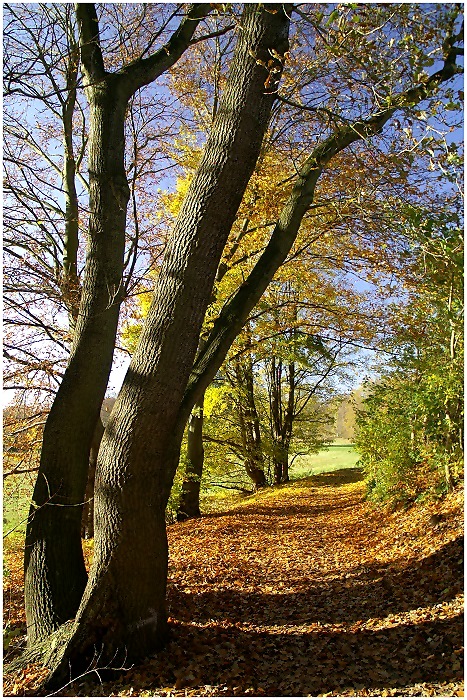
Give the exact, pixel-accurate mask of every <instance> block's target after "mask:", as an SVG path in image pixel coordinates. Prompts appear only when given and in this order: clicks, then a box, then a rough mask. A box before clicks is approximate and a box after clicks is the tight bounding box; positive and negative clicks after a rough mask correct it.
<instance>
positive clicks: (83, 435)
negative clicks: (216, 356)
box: [25, 86, 129, 643]
mask: <svg viewBox="0 0 467 700" xmlns="http://www.w3.org/2000/svg"><path fill="white" fill-rule="evenodd" d="M90 102H91V131H90V149H89V172H90V210H91V214H90V217H89V235H88V250H87V260H86V269H85V278H84V284H83V292H82V298H81V306H80V313H79V316H78V320H77V324H76V332H75V338H74V343H73V347H72V350H71V356H70V360H69V363H68V367H67V369H66V372H65V375H64V378H63V381H62V383H61V385H60V387H59V390H58V392H57V395H56V397H55V401H54V403H53V405H52V408H51V410H50V413H49V416H48V419H47V422H46V425H45V429H44V438H43V444H42V453H41V463H40V469H39V474H38V478H37V482H36V485H35V489H34V494H33V504H32V506H31V511H30V518H29V521H28V525H27V529H26V548H25V606H26V618H27V626H28V643H34V642H35V641H36V640H37V639H39V638H43V637H45V636H47V635H48V634H50V632H51V631H52V630H54V629H56V628H57V627H58V626H59V625H60V624H61V623H63V622H65V621H66V620H68V619H70V618H71V617H73V616H74V615H75V613H76V610H77V609H78V606H79V603H80V600H81V596H82V594H83V591H84V588H85V585H86V580H87V576H86V571H85V568H84V560H83V555H82V549H81V517H82V509H83V501H84V493H85V488H86V480H87V473H88V461H89V453H90V447H91V441H92V436H93V433H94V429H95V426H96V423H97V420H98V417H99V410H100V406H101V404H102V400H103V398H104V394H105V390H106V387H107V381H108V377H109V373H110V369H111V366H112V358H113V350H114V343H115V335H116V330H117V322H118V314H119V306H120V301H121V285H122V273H123V253H124V244H125V224H126V205H127V201H128V194H129V192H128V185H127V182H126V177H125V170H124V163H123V145H124V132H123V129H124V119H125V107H126V104H125V102H124V101H122V100H121V99H119V97H118V95H116V94H115V92H114V91H113V90H112V89H105V88H104V87H102V86H98V87H97V86H96V87H94V88H93V89H92V96H91V99H90ZM107 241H112V245H111V246H109V245H108V244H107Z"/></svg>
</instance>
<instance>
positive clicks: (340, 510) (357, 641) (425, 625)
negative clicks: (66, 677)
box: [5, 470, 463, 697]
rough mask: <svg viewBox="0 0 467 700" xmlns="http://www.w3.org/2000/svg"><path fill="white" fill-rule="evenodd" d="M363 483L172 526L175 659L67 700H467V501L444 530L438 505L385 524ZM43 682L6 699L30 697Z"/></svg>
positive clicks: (157, 660) (273, 496)
mask: <svg viewBox="0 0 467 700" xmlns="http://www.w3.org/2000/svg"><path fill="white" fill-rule="evenodd" d="M358 479H359V474H358V472H357V471H356V470H347V473H346V474H345V473H343V472H341V473H338V472H334V473H328V474H321V475H319V476H316V477H312V478H310V479H307V480H302V481H300V482H295V483H292V484H290V485H287V486H283V487H280V488H276V489H269V490H264V491H261V492H259V493H258V494H256V495H255V496H250V497H248V498H244V499H241V500H238V501H237V502H236V503H234V504H231V505H230V506H229V507H228V508H226V509H225V511H224V512H216V513H212V514H210V515H206V516H205V517H203V518H201V519H197V520H189V521H185V522H183V523H178V524H175V525H172V526H170V527H169V529H168V535H169V543H170V566H169V585H168V606H169V615H170V618H169V622H170V626H171V631H172V633H171V639H170V641H169V644H168V646H167V647H166V649H165V650H163V651H162V652H160V653H159V654H157V655H155V656H154V657H153V658H152V659H148V660H147V662H146V663H144V664H141V665H140V666H139V667H136V668H134V669H132V670H131V671H129V672H127V673H126V674H125V675H123V676H121V677H120V678H116V679H115V680H113V681H111V682H106V683H104V684H103V685H102V686H100V685H99V686H97V685H92V684H91V683H90V682H89V681H85V680H83V681H82V682H81V681H78V682H76V683H75V684H74V685H72V686H70V688H67V689H66V691H65V694H66V695H70V696H76V695H78V696H86V695H87V696H88V697H92V696H94V695H98V696H114V695H118V696H131V695H136V696H138V695H139V696H142V697H145V696H154V695H158V696H161V697H170V696H176V697H185V696H191V697H195V696H198V697H199V696H217V697H222V696H231V697H232V696H233V697H236V696H248V695H253V696H273V697H281V696H289V695H290V696H298V697H300V696H307V695H311V696H315V697H316V696H325V697H326V696H344V697H345V696H358V697H368V696H375V695H376V696H381V697H394V696H395V697H400V696H411V695H417V696H420V695H422V696H439V695H450V696H458V697H462V696H463V690H462V686H461V677H462V645H463V626H462V619H461V613H462V603H463V597H462V538H461V536H460V535H461V531H462V495H461V494H460V493H454V494H452V495H450V496H449V497H447V498H446V499H445V500H444V501H442V502H441V503H439V504H437V507H436V510H437V511H438V510H439V511H440V512H441V511H442V513H443V516H444V518H443V521H442V525H438V526H437V527H436V528H433V527H430V526H429V524H428V523H429V519H430V515H431V514H432V511H433V510H435V508H434V507H433V506H432V505H425V506H420V507H418V508H416V509H415V508H413V509H411V510H410V511H407V512H398V513H393V514H388V513H385V512H383V511H381V510H375V509H373V508H372V507H371V506H370V505H369V504H366V503H364V502H363V501H362V495H363V486H362V482H361V481H359V480H358ZM345 482H347V483H345ZM12 554H13V552H12ZM18 560H19V553H18ZM19 570H20V567H18V568H17V571H18V572H19ZM18 583H20V582H18ZM5 603H6V605H7V606H8V604H9V603H8V597H7V596H5ZM34 672H35V671H34V670H33V669H28V671H27V673H26V675H25V676H24V678H23V677H21V678H15V679H13V680H12V679H9V680H8V679H7V682H8V683H9V685H8V686H6V688H7V689H8V690H9V692H12V688H13V683H16V684H17V685H16V686H15V687H16V690H15V692H17V693H18V694H24V693H25V692H27V693H28V694H31V692H32V688H33V687H34V682H35V681H34V677H33V675H31V673H34ZM33 681H34V682H33Z"/></svg>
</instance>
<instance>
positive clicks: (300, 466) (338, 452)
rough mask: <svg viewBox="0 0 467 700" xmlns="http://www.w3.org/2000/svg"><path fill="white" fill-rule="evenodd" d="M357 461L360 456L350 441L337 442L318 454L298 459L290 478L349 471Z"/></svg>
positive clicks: (294, 463) (291, 469) (293, 465)
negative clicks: (339, 470)
mask: <svg viewBox="0 0 467 700" xmlns="http://www.w3.org/2000/svg"><path fill="white" fill-rule="evenodd" d="M357 461H358V454H357V452H356V451H355V450H354V448H353V446H352V445H351V444H350V443H349V442H348V440H340V441H338V442H337V441H336V442H335V443H334V444H333V445H330V446H329V447H328V448H327V449H325V450H321V452H318V454H315V455H303V456H299V457H297V458H296V459H295V460H294V462H293V464H292V466H291V468H290V478H291V479H303V478H304V477H306V476H312V475H313V474H321V473H323V472H333V471H335V470H336V469H348V468H351V467H355V465H356V463H357Z"/></svg>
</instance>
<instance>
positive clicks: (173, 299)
mask: <svg viewBox="0 0 467 700" xmlns="http://www.w3.org/2000/svg"><path fill="white" fill-rule="evenodd" d="M272 7H273V8H274V12H272V11H269V10H270V9H272ZM272 7H271V8H269V7H268V6H261V5H252V4H246V5H245V9H244V12H243V15H242V20H241V26H242V31H241V32H239V35H238V36H239V38H238V42H237V47H236V51H235V55H234V58H233V61H232V66H231V70H230V72H229V77H228V80H227V85H226V89H225V91H224V94H223V96H222V99H221V102H220V105H219V109H218V112H217V114H216V117H215V120H214V122H213V125H212V129H211V133H210V135H209V138H208V141H207V144H206V148H205V152H204V155H203V158H202V160H201V163H200V166H199V168H198V171H197V173H196V174H195V176H194V178H193V180H192V183H191V185H190V188H189V190H188V193H187V196H186V198H185V201H184V204H183V206H182V209H181V212H180V214H179V217H178V220H177V223H176V225H175V229H174V232H173V234H172V237H171V239H170V241H169V244H168V247H167V251H166V255H165V258H164V262H163V265H162V269H161V272H160V274H159V278H158V283H157V287H156V290H155V296H154V301H153V304H152V306H151V309H150V311H149V314H148V318H147V322H146V324H145V326H144V329H143V332H142V335H141V339H140V342H139V345H138V348H137V350H136V352H135V355H134V357H133V360H132V363H131V365H130V368H129V370H128V372H127V375H126V378H125V381H124V384H123V387H122V390H121V392H120V395H119V397H118V399H117V401H116V404H115V406H114V409H113V411H112V415H111V417H110V421H109V424H108V426H107V428H106V431H105V433H104V437H103V440H102V443H101V449H100V453H99V458H98V466H97V474H96V486H95V525H96V535H95V555H94V562H93V566H92V570H91V573H90V578H89V582H88V585H87V588H86V591H85V593H84V596H83V601H82V604H81V606H80V609H79V611H78V614H77V617H76V621H75V623H74V625H73V630H72V634H71V638H70V641H69V642H68V643H67V644H65V645H64V646H63V649H62V650H61V653H60V658H59V659H57V660H56V661H55V662H54V666H55V670H54V672H53V673H52V675H51V678H50V683H51V684H53V683H54V682H57V680H58V679H59V678H60V677H63V674H68V673H69V663H71V664H74V663H75V662H77V661H78V660H81V661H84V659H86V658H89V656H91V657H92V655H93V653H94V644H95V643H96V642H98V643H99V648H100V649H102V653H101V657H100V659H101V663H102V662H103V661H105V660H108V661H110V660H112V659H114V654H115V653H116V652H120V653H121V655H122V656H125V658H126V659H127V660H128V661H132V660H136V659H139V658H141V657H142V656H144V655H146V654H148V653H150V652H153V651H154V650H155V649H157V648H158V647H159V646H161V644H163V643H164V641H165V636H166V629H167V616H166V611H165V590H166V579H167V540H166V532H165V521H164V512H165V506H166V504H167V499H168V496H169V494H170V489H171V485H172V481H173V476H174V473H175V470H176V468H177V464H178V459H179V453H180V443H181V438H182V434H183V429H184V426H185V423H186V420H187V418H188V414H189V412H188V414H187V412H186V411H184V410H181V404H182V399H183V395H184V391H185V388H186V384H187V382H188V378H189V375H190V371H191V369H192V365H193V360H194V357H195V354H196V350H197V346H198V341H199V333H200V329H201V324H202V321H203V318H204V314H205V311H206V308H207V305H208V303H209V300H210V296H211V293H212V285H213V282H214V278H215V274H216V270H217V267H218V264H219V260H220V257H221V254H222V250H223V248H224V245H225V242H226V240H227V237H228V234H229V231H230V228H231V226H232V223H233V221H234V218H235V215H236V212H237V209H238V207H239V205H240V202H241V198H242V196H243V193H244V191H245V188H246V185H247V183H248V180H249V178H250V177H251V174H252V172H253V170H254V167H255V164H256V160H257V157H258V154H259V151H260V147H261V143H262V139H263V135H264V133H265V130H266V128H267V125H268V121H269V116H270V111H271V106H272V103H273V100H274V92H273V90H272V89H271V90H270V91H268V90H266V89H265V82H266V80H267V79H268V75H267V73H266V72H265V70H264V68H263V67H262V66H261V65H259V64H258V63H257V61H256V60H255V59H254V58H253V57H252V55H251V54H252V53H253V54H254V55H255V56H259V57H260V58H262V60H263V61H264V59H265V58H267V57H269V59H270V57H271V51H273V52H276V53H277V54H281V55H284V53H285V51H286V50H287V46H288V41H287V36H288V28H289V20H288V18H287V14H286V13H288V14H290V11H291V8H289V7H288V6H285V11H284V9H283V7H282V6H277V5H274V6H272ZM276 63H277V66H276V68H277V71H278V72H277V73H275V76H276V77H277V76H278V75H280V71H281V69H282V63H281V62H280V61H277V62H276ZM190 409H191V407H190ZM114 663H115V661H114Z"/></svg>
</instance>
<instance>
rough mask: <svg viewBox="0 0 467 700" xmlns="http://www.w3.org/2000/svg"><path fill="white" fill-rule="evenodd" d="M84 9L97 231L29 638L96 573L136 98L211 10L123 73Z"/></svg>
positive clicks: (33, 542)
mask: <svg viewBox="0 0 467 700" xmlns="http://www.w3.org/2000/svg"><path fill="white" fill-rule="evenodd" d="M76 11H77V17H78V21H79V23H80V33H81V42H80V46H81V59H82V65H83V72H84V77H85V82H86V84H87V87H86V88H85V89H86V94H87V97H88V101H89V105H90V134H89V153H88V168H89V183H90V192H89V206H90V216H89V230H88V240H87V256H86V268H85V274H84V283H83V289H82V294H81V301H80V308H79V314H78V318H77V321H76V328H75V334H74V339H73V345H72V350H71V354H70V359H69V363H68V366H67V369H66V371H65V374H64V377H63V381H62V383H61V385H60V387H59V390H58V392H57V395H56V397H55V400H54V403H53V405H52V408H51V410H50V413H49V416H48V419H47V423H46V426H45V429H44V436H43V445H42V453H41V462H40V468H39V473H38V477H37V482H36V485H35V488H34V494H33V502H32V505H31V510H30V517H29V520H28V524H27V529H26V546H25V561H24V567H25V608H26V620H27V628H28V644H29V645H32V644H34V643H35V642H37V641H39V640H41V639H44V638H45V637H47V636H48V635H49V634H50V633H51V632H52V631H53V630H55V629H57V628H58V627H59V626H60V625H61V624H62V623H63V622H65V621H66V620H69V619H70V618H73V617H74V616H75V614H76V611H77V609H78V607H79V604H80V601H81V597H82V594H83V591H84V589H85V586H86V581H87V575H86V570H85V567H84V559H83V553H82V548H81V518H82V510H83V502H84V497H85V488H86V481H87V473H88V461H89V454H90V447H91V441H92V437H93V433H94V429H95V426H96V423H97V420H98V417H99V410H100V406H101V404H102V400H103V398H104V394H105V390H106V386H107V381H108V377H109V373H110V369H111V366H112V358H113V350H114V344H115V336H116V330H117V323H118V314H119V307H120V303H121V299H122V275H123V259H124V258H123V256H124V247H125V226H126V208H127V203H128V198H129V188H128V184H127V180H126V175H125V167H124V146H125V141H124V123H125V113H126V109H127V104H128V100H129V98H130V97H131V95H132V94H133V93H134V92H135V91H136V90H137V89H138V88H140V87H141V86H142V85H145V84H147V83H148V82H151V81H152V80H154V79H155V78H156V77H157V76H158V75H160V74H161V73H162V72H163V71H164V70H166V69H167V68H168V67H169V66H171V65H173V64H174V63H175V61H176V60H177V58H178V57H179V56H180V55H181V53H183V50H184V49H185V48H186V47H187V46H188V44H189V41H190V39H191V37H192V35H193V32H194V30H195V29H196V26H197V24H198V22H199V18H202V17H204V16H206V14H207V13H208V12H209V11H210V7H209V6H203V5H194V6H191V9H190V10H189V12H188V13H187V17H186V18H185V20H183V21H182V22H181V24H180V27H179V29H178V30H177V31H176V32H174V34H173V36H172V39H171V40H170V41H169V42H168V44H167V46H166V47H165V48H164V49H161V50H160V51H159V52H157V53H156V54H154V55H153V56H152V57H149V58H147V59H144V60H140V61H137V62H136V63H133V64H130V66H127V67H126V68H125V69H122V71H121V72H120V73H113V74H109V73H106V72H105V70H104V62H103V57H102V54H101V51H100V44H99V26H98V22H97V16H96V12H95V8H94V5H93V4H92V3H89V4H78V5H77V10H76ZM190 13H192V14H191V15H190ZM70 216H71V218H72V216H74V214H73V213H71V214H70ZM71 218H70V223H72V221H71ZM71 244H72V241H71V238H70V245H71Z"/></svg>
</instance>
